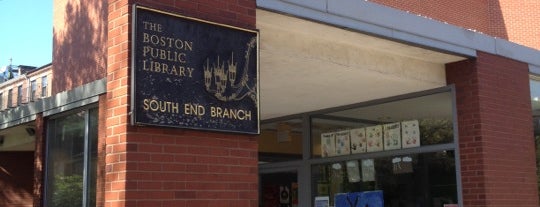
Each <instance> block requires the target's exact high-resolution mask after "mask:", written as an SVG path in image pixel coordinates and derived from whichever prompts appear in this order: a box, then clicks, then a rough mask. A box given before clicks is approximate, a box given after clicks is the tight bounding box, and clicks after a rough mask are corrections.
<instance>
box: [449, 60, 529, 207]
mask: <svg viewBox="0 0 540 207" xmlns="http://www.w3.org/2000/svg"><path fill="white" fill-rule="evenodd" d="M446 73H447V81H448V84H455V86H456V101H457V113H458V127H459V148H460V153H461V156H460V159H461V173H462V174H461V176H462V183H463V197H464V206H467V207H475V206H489V207H497V206H501V207H502V206H513V207H517V206H523V207H524V206H531V207H532V206H535V207H536V206H538V204H539V203H538V191H537V185H536V164H535V149H534V139H533V134H532V115H531V114H532V112H531V102H530V94H529V76H528V73H529V72H528V65H527V64H524V63H521V62H517V61H513V60H510V59H506V58H503V57H500V56H495V55H491V54H486V53H482V52H479V53H478V58H477V59H476V60H466V61H461V62H457V63H451V64H448V65H447V69H446Z"/></svg>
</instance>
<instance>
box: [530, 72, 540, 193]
mask: <svg viewBox="0 0 540 207" xmlns="http://www.w3.org/2000/svg"><path fill="white" fill-rule="evenodd" d="M539 80H540V77H538V76H532V79H531V80H530V81H529V84H530V88H531V106H532V112H533V114H532V116H533V126H534V141H535V144H536V169H537V171H536V176H537V184H538V197H539V198H540V81H539Z"/></svg>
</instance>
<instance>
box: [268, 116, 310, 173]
mask: <svg viewBox="0 0 540 207" xmlns="http://www.w3.org/2000/svg"><path fill="white" fill-rule="evenodd" d="M258 141H259V162H260V163H267V162H282V161H290V160H300V159H302V121H301V120H300V119H293V120H287V121H280V122H273V123H268V124H263V125H261V135H260V136H259V138H258Z"/></svg>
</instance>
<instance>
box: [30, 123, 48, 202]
mask: <svg viewBox="0 0 540 207" xmlns="http://www.w3.org/2000/svg"><path fill="white" fill-rule="evenodd" d="M35 125H36V134H35V136H36V141H35V142H36V144H35V145H36V149H35V151H34V187H33V188H34V192H33V197H34V205H33V206H34V207H39V206H43V192H44V191H43V186H44V183H43V182H44V177H45V168H44V167H45V148H46V146H45V143H46V142H45V137H46V130H45V128H46V127H47V124H46V123H45V119H44V118H43V114H41V113H40V114H36V123H35Z"/></svg>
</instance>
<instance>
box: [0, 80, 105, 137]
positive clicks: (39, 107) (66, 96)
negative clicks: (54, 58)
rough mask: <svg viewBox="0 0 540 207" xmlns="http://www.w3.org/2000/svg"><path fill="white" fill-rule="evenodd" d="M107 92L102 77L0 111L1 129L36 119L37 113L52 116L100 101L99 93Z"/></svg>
mask: <svg viewBox="0 0 540 207" xmlns="http://www.w3.org/2000/svg"><path fill="white" fill-rule="evenodd" d="M106 92H107V80H106V79H105V78H104V79H101V80H97V81H94V82H92V83H88V84H86V85H83V86H79V87H77V88H75V89H73V90H70V91H64V92H61V93H58V94H56V95H55V96H51V97H46V98H43V99H41V100H38V101H35V102H31V103H28V104H25V105H21V106H18V107H16V108H12V109H8V110H6V111H3V112H0V129H5V128H8V127H12V126H16V125H19V124H22V123H27V122H31V121H34V120H35V119H36V114H38V113H43V115H44V116H50V115H53V114H56V113H61V112H64V111H67V110H70V109H74V108H77V107H81V106H84V105H88V104H92V103H96V102H97V101H99V95H100V94H104V93H106Z"/></svg>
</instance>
